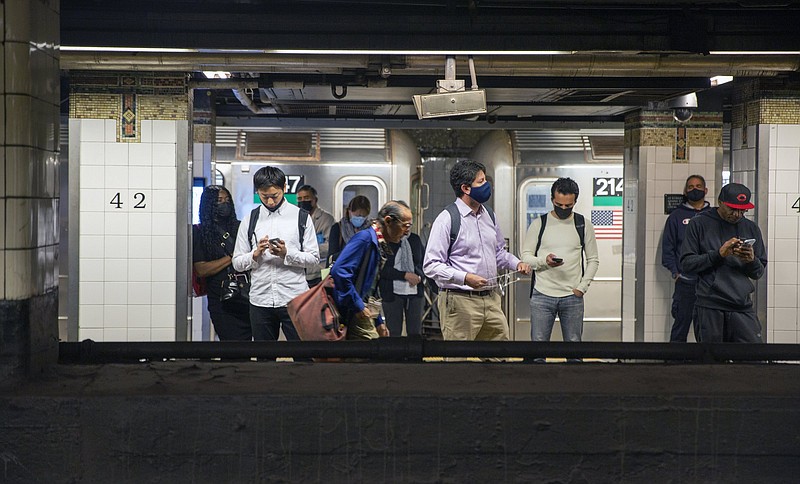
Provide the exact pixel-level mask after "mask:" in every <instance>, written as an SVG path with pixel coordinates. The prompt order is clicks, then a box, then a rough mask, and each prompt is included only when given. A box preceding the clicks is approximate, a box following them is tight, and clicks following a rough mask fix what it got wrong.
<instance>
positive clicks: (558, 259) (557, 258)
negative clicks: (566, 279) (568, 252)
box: [553, 257, 564, 264]
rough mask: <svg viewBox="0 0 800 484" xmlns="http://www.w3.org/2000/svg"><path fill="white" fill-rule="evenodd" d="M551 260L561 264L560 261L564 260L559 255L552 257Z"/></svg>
mask: <svg viewBox="0 0 800 484" xmlns="http://www.w3.org/2000/svg"><path fill="white" fill-rule="evenodd" d="M553 262H555V263H556V264H561V263H562V262H564V259H562V258H561V257H553Z"/></svg>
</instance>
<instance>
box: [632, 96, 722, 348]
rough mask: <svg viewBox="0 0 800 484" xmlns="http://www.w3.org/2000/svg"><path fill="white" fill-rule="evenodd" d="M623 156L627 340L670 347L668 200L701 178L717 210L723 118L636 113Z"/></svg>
mask: <svg viewBox="0 0 800 484" xmlns="http://www.w3.org/2000/svg"><path fill="white" fill-rule="evenodd" d="M680 128H685V129H684V130H681V129H680ZM624 157H625V160H624V177H625V200H624V221H623V224H624V227H625V233H624V235H623V264H622V270H623V278H622V279H623V287H622V320H623V341H654V342H666V341H669V334H670V329H671V328H672V321H673V320H672V315H671V309H672V292H673V289H674V287H673V285H674V283H673V281H672V277H671V274H670V273H669V271H668V270H666V269H665V268H664V267H663V266H662V265H661V237H662V234H663V232H664V224H665V223H666V220H667V214H665V213H664V195H665V194H680V193H682V192H683V187H684V184H685V182H686V178H688V177H689V176H690V175H701V176H703V177H704V178H705V180H706V186H707V187H708V197H707V200H708V201H709V202H711V204H712V206H714V205H716V203H715V201H714V200H715V198H716V195H717V192H718V191H719V188H718V185H717V182H716V180H717V172H718V170H719V168H718V166H721V164H722V115H721V114H720V113H695V115H694V116H693V117H692V120H691V121H689V122H687V123H685V124H679V123H677V122H676V121H675V120H674V119H673V118H672V113H671V112H661V111H640V112H638V113H636V114H633V115H631V116H629V117H628V118H626V120H625V154H624ZM690 338H691V336H690Z"/></svg>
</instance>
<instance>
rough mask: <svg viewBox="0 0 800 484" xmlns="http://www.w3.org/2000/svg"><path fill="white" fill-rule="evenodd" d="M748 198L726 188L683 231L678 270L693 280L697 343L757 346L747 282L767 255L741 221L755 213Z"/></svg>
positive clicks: (754, 231) (757, 326)
mask: <svg viewBox="0 0 800 484" xmlns="http://www.w3.org/2000/svg"><path fill="white" fill-rule="evenodd" d="M750 196H751V194H750V190H749V189H748V188H747V187H746V186H744V185H741V184H739V183H731V184H728V185H725V186H724V187H722V190H721V191H720V193H719V207H717V209H716V210H710V211H708V212H704V213H703V214H701V215H700V216H698V217H695V218H693V219H692V220H691V221H690V222H689V225H688V226H687V229H686V238H685V239H684V241H683V247H682V249H681V266H682V268H683V270H684V271H687V272H689V273H692V274H697V276H698V282H697V302H696V303H695V324H696V325H697V326H698V329H699V331H698V336H699V339H700V341H701V342H708V343H714V342H723V341H724V342H739V343H760V342H761V323H760V322H759V321H758V317H757V316H756V312H755V310H754V309H753V301H752V298H751V294H752V293H753V291H754V290H755V286H754V285H753V282H752V280H755V279H759V278H761V276H763V275H764V267H765V266H766V264H767V256H766V250H765V248H764V239H763V238H762V236H761V230H760V229H759V228H758V225H756V224H755V223H754V222H752V221H750V220H748V219H746V218H745V217H744V214H745V212H747V210H749V209H751V208H754V205H753V204H752V203H751V202H750Z"/></svg>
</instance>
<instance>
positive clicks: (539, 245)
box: [522, 178, 600, 341]
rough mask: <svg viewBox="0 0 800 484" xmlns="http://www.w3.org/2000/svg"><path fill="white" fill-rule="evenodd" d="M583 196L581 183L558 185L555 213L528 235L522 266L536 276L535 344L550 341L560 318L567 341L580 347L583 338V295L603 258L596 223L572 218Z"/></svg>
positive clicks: (562, 181) (569, 181)
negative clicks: (576, 204)
mask: <svg viewBox="0 0 800 484" xmlns="http://www.w3.org/2000/svg"><path fill="white" fill-rule="evenodd" d="M578 192H579V189H578V184H577V183H575V180H572V179H571V178H559V179H558V180H556V181H555V183H553V186H552V187H551V189H550V196H551V201H552V202H553V210H552V211H551V212H549V213H547V214H545V215H543V216H542V217H537V218H536V219H535V220H534V221H533V222H532V223H531V226H530V227H529V228H528V233H527V234H526V235H525V242H524V244H523V246H522V260H523V261H525V262H527V263H528V264H530V265H531V266H532V267H533V270H534V285H533V288H532V291H531V292H532V294H531V341H550V334H551V333H552V332H553V324H554V323H555V319H556V315H557V316H558V319H559V320H560V321H561V333H562V334H563V336H564V341H580V340H581V337H582V335H583V295H584V294H586V291H587V290H589V284H591V282H592V279H594V276H595V274H596V273H597V268H598V267H599V266H600V258H599V257H598V253H597V241H596V240H595V235H594V227H593V226H592V223H591V222H590V221H588V220H586V219H585V218H584V217H583V216H582V215H581V214H579V213H572V209H573V208H574V207H575V203H576V202H577V200H578ZM542 223H544V227H545V228H544V229H542ZM584 254H585V255H586V257H585V265H584Z"/></svg>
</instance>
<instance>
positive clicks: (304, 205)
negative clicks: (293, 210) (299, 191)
mask: <svg viewBox="0 0 800 484" xmlns="http://www.w3.org/2000/svg"><path fill="white" fill-rule="evenodd" d="M297 206H298V207H300V208H302V209H303V210H305V211H306V212H311V210H313V209H314V207H312V206H311V200H305V201H303V202H297Z"/></svg>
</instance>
